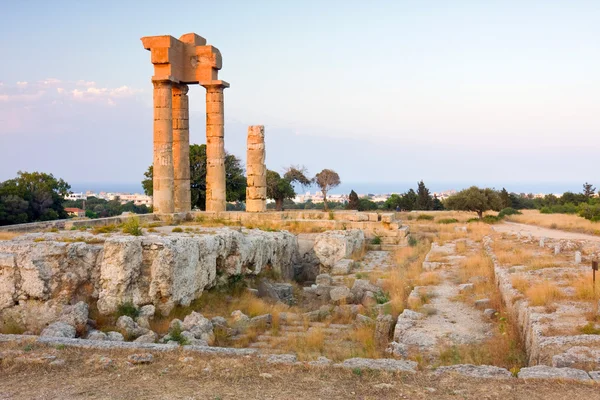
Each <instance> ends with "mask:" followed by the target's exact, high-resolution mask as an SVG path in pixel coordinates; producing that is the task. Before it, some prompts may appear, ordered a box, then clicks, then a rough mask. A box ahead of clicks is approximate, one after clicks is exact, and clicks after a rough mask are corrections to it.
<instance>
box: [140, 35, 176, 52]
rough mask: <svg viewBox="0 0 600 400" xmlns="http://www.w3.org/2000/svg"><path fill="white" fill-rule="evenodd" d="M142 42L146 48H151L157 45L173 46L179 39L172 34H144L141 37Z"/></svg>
mask: <svg viewBox="0 0 600 400" xmlns="http://www.w3.org/2000/svg"><path fill="white" fill-rule="evenodd" d="M141 41H142V44H143V45H144V48H145V49H146V50H150V49H153V48H157V47H172V46H174V44H175V42H176V41H177V39H175V38H174V37H173V36H171V35H161V36H144V37H143V38H141Z"/></svg>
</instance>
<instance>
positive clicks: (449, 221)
mask: <svg viewBox="0 0 600 400" xmlns="http://www.w3.org/2000/svg"><path fill="white" fill-rule="evenodd" d="M457 222H458V220H457V219H456V218H442V219H440V220H439V221H438V224H456V223H457Z"/></svg>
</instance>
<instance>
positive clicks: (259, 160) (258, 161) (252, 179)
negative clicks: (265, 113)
mask: <svg viewBox="0 0 600 400" xmlns="http://www.w3.org/2000/svg"><path fill="white" fill-rule="evenodd" d="M246 164H247V166H246V172H247V174H248V185H247V188H246V211H247V212H265V211H267V167H266V165H265V127H264V126H262V125H255V126H250V127H248V143H247V156H246Z"/></svg>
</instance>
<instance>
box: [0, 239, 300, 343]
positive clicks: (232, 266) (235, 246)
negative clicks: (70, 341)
mask: <svg viewBox="0 0 600 400" xmlns="http://www.w3.org/2000/svg"><path fill="white" fill-rule="evenodd" d="M297 254H298V243H297V239H296V237H295V236H294V235H292V234H290V233H288V232H285V231H282V232H265V231H260V230H242V231H238V230H233V229H229V228H221V229H215V230H213V231H211V232H207V233H202V234H197V233H196V234H177V235H160V236H159V235H147V236H139V237H136V236H129V235H123V234H113V235H111V236H105V235H92V234H90V233H85V232H84V233H81V232H63V233H44V234H29V235H24V236H20V237H18V238H16V239H14V240H11V241H0V312H1V314H2V318H0V328H1V327H2V326H1V325H2V324H3V322H2V321H7V320H10V321H12V322H11V323H16V324H18V325H20V326H23V327H25V328H26V329H28V330H34V331H38V332H39V331H41V329H42V328H43V327H44V326H47V325H48V324H49V323H51V322H53V321H56V320H57V319H58V318H59V317H60V315H61V314H62V313H63V309H64V308H65V306H68V305H70V304H74V303H76V302H77V301H80V300H84V301H88V302H90V301H95V300H97V304H98V310H99V311H100V313H102V314H109V313H113V312H114V311H116V309H117V307H118V306H119V305H120V304H122V303H126V302H132V303H133V304H134V305H136V306H142V305H154V306H155V307H156V309H157V310H158V311H159V312H161V313H163V314H167V313H168V312H170V310H171V309H172V308H173V307H175V306H176V305H184V306H186V305H189V304H190V303H191V302H192V301H193V300H194V299H196V298H198V297H200V296H201V295H202V292H203V291H204V290H205V289H207V288H210V287H211V286H213V285H215V283H216V277H217V272H218V273H219V275H221V276H224V277H227V276H231V275H237V274H258V273H260V272H261V271H262V270H263V269H264V268H267V267H268V268H272V269H273V270H274V271H276V272H277V273H279V274H281V276H282V277H283V278H286V279H289V278H292V277H293V266H294V263H295V260H296V259H297ZM4 323H6V322H4ZM77 326H78V327H79V326H80V325H79V324H77Z"/></svg>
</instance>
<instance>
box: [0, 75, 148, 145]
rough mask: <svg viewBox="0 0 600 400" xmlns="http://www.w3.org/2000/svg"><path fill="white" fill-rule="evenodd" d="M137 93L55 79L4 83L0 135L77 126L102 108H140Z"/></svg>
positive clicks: (0, 87) (0, 96)
mask: <svg viewBox="0 0 600 400" xmlns="http://www.w3.org/2000/svg"><path fill="white" fill-rule="evenodd" d="M140 93H143V91H142V90H139V89H135V88H132V87H129V86H119V87H98V86H96V84H95V83H94V82H92V81H61V80H59V79H55V78H47V79H44V80H39V81H33V82H26V81H19V82H15V83H13V84H8V83H5V84H3V85H0V121H2V123H0V135H7V134H19V133H31V132H49V131H50V132H56V133H58V134H60V133H62V132H65V131H68V130H70V129H77V125H78V124H81V123H82V120H86V119H87V120H89V119H90V118H92V117H94V118H95V117H97V116H101V115H102V114H103V113H104V111H103V110H107V112H108V110H109V109H115V108H117V107H116V106H119V107H122V108H123V109H127V108H129V109H131V108H132V107H142V106H143V103H142V102H141V101H140V99H138V94H140ZM134 105H135V106H134Z"/></svg>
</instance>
